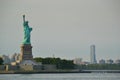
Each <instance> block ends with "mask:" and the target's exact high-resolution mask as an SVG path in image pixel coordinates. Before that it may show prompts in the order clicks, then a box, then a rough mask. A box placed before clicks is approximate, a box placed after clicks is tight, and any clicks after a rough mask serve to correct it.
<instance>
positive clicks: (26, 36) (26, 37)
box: [23, 15, 32, 44]
mask: <svg viewBox="0 0 120 80" xmlns="http://www.w3.org/2000/svg"><path fill="white" fill-rule="evenodd" d="M23 27H24V39H23V44H31V41H30V37H31V35H30V33H31V31H32V28H30V27H29V25H28V21H25V15H23Z"/></svg>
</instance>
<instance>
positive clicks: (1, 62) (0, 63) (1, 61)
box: [0, 57, 3, 65]
mask: <svg viewBox="0 0 120 80" xmlns="http://www.w3.org/2000/svg"><path fill="white" fill-rule="evenodd" d="M2 64H3V59H2V58H1V57H0V65H2Z"/></svg>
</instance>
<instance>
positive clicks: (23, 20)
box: [23, 15, 25, 23]
mask: <svg viewBox="0 0 120 80" xmlns="http://www.w3.org/2000/svg"><path fill="white" fill-rule="evenodd" d="M23 23H25V15H23Z"/></svg>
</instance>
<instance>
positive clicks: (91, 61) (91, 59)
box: [90, 45, 97, 64]
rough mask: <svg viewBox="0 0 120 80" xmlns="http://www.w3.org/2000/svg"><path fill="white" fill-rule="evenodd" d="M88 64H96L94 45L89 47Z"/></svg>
mask: <svg viewBox="0 0 120 80" xmlns="http://www.w3.org/2000/svg"><path fill="white" fill-rule="evenodd" d="M90 63H91V64H96V63H97V60H96V55H95V45H91V46H90Z"/></svg>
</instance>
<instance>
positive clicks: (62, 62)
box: [34, 57, 75, 69]
mask: <svg viewBox="0 0 120 80" xmlns="http://www.w3.org/2000/svg"><path fill="white" fill-rule="evenodd" d="M34 60H35V61H36V62H41V63H42V64H53V65H56V67H57V69H74V66H75V65H74V64H73V60H66V59H60V58H50V57H47V58H41V57H36V58H34Z"/></svg>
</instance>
